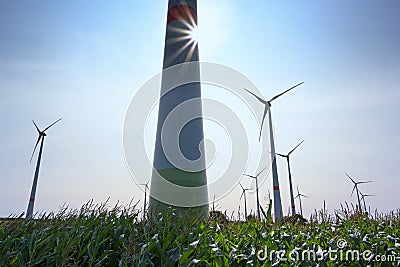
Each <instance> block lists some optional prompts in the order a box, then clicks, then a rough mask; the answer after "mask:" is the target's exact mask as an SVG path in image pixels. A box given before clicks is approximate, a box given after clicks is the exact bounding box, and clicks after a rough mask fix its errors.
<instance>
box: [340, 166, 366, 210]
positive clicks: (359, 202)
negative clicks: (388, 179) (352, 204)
mask: <svg viewBox="0 0 400 267" xmlns="http://www.w3.org/2000/svg"><path fill="white" fill-rule="evenodd" d="M345 174H346V176H347V177H349V179H350V180H351V181H352V182H353V184H354V187H353V190H352V191H351V195H353V193H354V190H356V191H357V199H358V207H359V208H360V211H361V200H360V194H359V193H360V191H359V190H358V185H359V184H366V183H370V182H372V181H366V182H365V181H362V182H356V181H354V180H353V179H352V178H351V177H350V176H349V175H348V174H347V173H345Z"/></svg>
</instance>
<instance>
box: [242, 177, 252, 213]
mask: <svg viewBox="0 0 400 267" xmlns="http://www.w3.org/2000/svg"><path fill="white" fill-rule="evenodd" d="M239 185H240V187H241V188H242V194H241V195H240V199H242V197H244V216H245V220H247V201H246V191H247V190H250V189H251V188H244V187H243V186H242V184H241V183H239Z"/></svg>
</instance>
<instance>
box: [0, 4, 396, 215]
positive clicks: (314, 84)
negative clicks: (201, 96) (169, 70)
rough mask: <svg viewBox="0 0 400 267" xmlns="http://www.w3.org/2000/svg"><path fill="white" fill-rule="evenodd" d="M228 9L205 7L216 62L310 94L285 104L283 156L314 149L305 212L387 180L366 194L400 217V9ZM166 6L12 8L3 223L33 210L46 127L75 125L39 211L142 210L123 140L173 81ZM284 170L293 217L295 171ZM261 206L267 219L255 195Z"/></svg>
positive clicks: (275, 88)
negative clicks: (135, 116)
mask: <svg viewBox="0 0 400 267" xmlns="http://www.w3.org/2000/svg"><path fill="white" fill-rule="evenodd" d="M214 2H215V1H211V0H204V1H199V4H198V5H199V24H200V28H201V32H200V36H199V47H200V58H201V59H202V60H204V61H211V62H216V63H221V64H225V65H228V66H231V67H233V68H235V69H237V70H239V71H241V72H242V73H244V74H245V75H247V76H248V77H249V78H250V79H252V80H253V81H254V82H255V83H256V84H257V85H258V87H259V89H260V90H261V91H262V92H263V94H264V96H265V97H266V98H269V97H272V96H273V95H275V94H277V93H279V92H280V91H282V90H283V89H285V88H287V87H289V86H291V85H293V84H295V83H297V82H300V81H304V82H305V85H303V86H302V87H299V88H297V89H296V90H294V91H293V92H291V93H290V94H288V95H286V96H285V97H282V98H280V99H279V100H277V101H276V102H275V103H274V104H273V116H274V125H275V135H276V148H277V152H281V153H286V151H289V150H290V149H291V147H293V146H294V145H295V144H297V142H298V141H300V140H303V139H305V142H304V144H303V145H302V147H301V148H300V149H299V150H298V151H296V152H295V154H293V158H292V162H291V165H292V173H293V180H294V185H299V186H300V188H301V191H303V193H305V194H307V195H308V196H309V199H306V200H304V201H303V206H304V210H305V213H306V214H307V215H308V214H310V212H312V211H313V210H314V209H315V208H317V209H318V208H321V207H322V203H323V201H324V200H326V202H327V208H328V209H329V210H331V211H333V210H334V209H337V208H339V204H340V203H344V201H348V202H353V203H355V198H354V197H353V198H351V197H350V193H351V183H350V182H349V181H348V180H347V178H346V177H345V175H344V172H348V173H349V174H350V175H351V176H353V177H354V178H355V179H357V180H365V179H366V180H373V181H374V182H373V183H371V184H368V185H365V186H364V187H363V188H362V189H363V191H365V192H366V193H369V194H375V195H376V197H374V198H371V199H369V201H368V204H370V205H371V207H372V208H373V209H375V208H377V209H379V210H381V211H389V210H393V209H396V208H398V204H397V203H398V202H399V200H400V199H399V196H398V194H397V191H398V188H399V187H400V181H399V179H398V171H397V166H399V165H400V160H399V158H400V157H398V156H397V151H398V150H399V148H400V141H399V138H398V134H399V124H398V122H397V121H398V118H397V115H398V114H400V91H399V90H398V84H400V50H399V47H400V28H399V27H398V25H400V18H399V17H398V10H399V8H400V4H399V2H398V1H395V0H387V1H384V2H379V1H370V0H357V1H351V2H349V1H342V0H336V1H324V2H322V1H302V2H301V3H300V2H295V1H255V0H252V1H246V2H243V1H228V0H220V1H217V3H214ZM261 2H262V3H261ZM166 7H167V1H161V0H155V1H152V2H151V4H149V3H148V1H127V0H126V1H114V2H110V1H100V0H96V1H94V0H91V1H75V0H74V1H62V2H55V1H35V2H32V1H22V0H16V1H1V2H0V36H1V42H0V121H1V123H2V125H3V129H2V134H1V137H2V138H1V140H0V147H1V151H2V153H1V156H0V179H1V180H0V181H1V185H2V186H1V194H0V216H8V215H9V214H12V213H13V214H20V213H21V212H24V211H25V210H26V207H27V202H28V196H29V193H30V188H31V183H32V178H33V172H34V165H35V164H33V163H32V164H29V157H30V154H31V152H32V149H33V146H34V143H35V141H36V138H37V135H36V132H35V129H34V127H33V124H32V123H31V120H32V119H34V120H35V121H36V122H37V123H38V124H39V126H40V127H42V128H43V127H46V126H47V125H48V124H50V123H51V122H53V121H54V120H56V119H57V118H59V117H63V120H62V122H60V123H59V124H58V125H57V126H55V127H54V128H52V129H51V130H49V132H48V137H47V139H46V141H45V150H44V155H43V162H42V169H41V173H40V178H39V185H38V191H37V201H36V206H35V210H36V211H57V210H58V208H59V207H60V206H61V205H63V204H64V203H67V204H68V205H70V206H71V207H74V208H78V207H80V206H81V205H82V204H83V203H85V202H86V201H88V200H89V199H92V198H93V199H94V200H95V201H96V202H101V201H104V200H106V199H107V198H108V197H109V196H110V201H111V203H115V202H116V201H117V200H118V199H119V200H120V202H121V203H128V202H129V201H130V200H131V199H132V198H134V199H135V200H141V199H142V196H143V193H142V192H141V191H140V190H139V189H138V188H137V187H136V186H135V185H134V182H133V181H132V179H131V178H130V176H129V172H128V170H127V167H126V166H125V162H124V155H123V145H122V129H123V123H124V116H125V112H126V110H127V108H128V105H129V103H130V99H131V98H132V96H133V95H134V93H135V92H136V90H137V89H138V88H139V87H140V86H141V85H142V84H143V83H144V82H145V81H146V80H147V79H149V78H150V77H151V76H152V75H153V74H155V73H157V72H159V71H160V70H161V68H162V57H163V46H164V36H165V22H166ZM255 134H256V133H255ZM35 160H36V158H35ZM278 167H279V174H280V177H281V178H280V180H281V184H282V199H283V206H284V212H285V213H286V212H287V208H285V207H287V206H288V205H289V198H288V197H287V182H286V177H287V174H286V165H285V162H284V161H283V160H279V161H278ZM252 171H255V170H249V172H252ZM271 183H272V182H271V178H270V177H269V178H268V177H267V180H266V183H264V184H263V186H262V188H261V189H260V192H261V199H263V197H264V196H266V195H267V190H268V189H270V187H271ZM239 195H240V190H239V189H238V188H237V189H236V190H234V191H232V192H231V193H230V194H229V195H228V196H227V197H226V198H225V199H223V200H221V201H220V202H219V206H220V207H221V208H222V209H227V210H228V211H231V210H237V207H238V205H241V201H239V199H238V198H239ZM263 201H264V200H263ZM249 203H250V205H252V206H251V208H253V209H254V207H255V205H254V204H255V195H254V194H253V195H249ZM264 203H265V201H264Z"/></svg>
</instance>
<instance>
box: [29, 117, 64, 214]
mask: <svg viewBox="0 0 400 267" xmlns="http://www.w3.org/2000/svg"><path fill="white" fill-rule="evenodd" d="M60 120H61V119H58V120H56V121H55V122H53V123H52V124H50V125H49V126H47V127H46V128H45V129H44V130H43V131H40V130H39V127H38V126H37V125H36V123H35V122H34V121H32V122H33V124H34V125H35V128H36V130H37V132H38V134H39V137H38V139H37V141H36V145H35V148H34V149H33V152H32V156H31V159H30V161H29V162H32V158H33V155H34V154H35V151H36V148H37V145H38V144H39V142H40V141H41V142H40V149H39V155H38V160H37V163H36V170H35V176H34V177H33V184H32V190H31V195H30V197H29V203H28V209H27V211H26V218H27V219H30V218H32V216H33V206H34V205H35V195H36V187H37V182H38V178H39V169H40V161H41V159H42V152H43V144H44V138H45V136H46V133H45V132H46V131H47V130H48V129H49V128H50V127H52V126H53V125H54V124H56V123H57V122H59V121H60Z"/></svg>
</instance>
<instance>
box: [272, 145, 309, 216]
mask: <svg viewBox="0 0 400 267" xmlns="http://www.w3.org/2000/svg"><path fill="white" fill-rule="evenodd" d="M303 142H304V140H303V141H301V142H300V143H299V144H298V145H297V146H296V147H295V148H293V149H292V150H290V152H289V153H288V154H286V155H283V154H279V153H276V155H278V156H280V157H283V158H286V161H287V167H288V173H289V189H290V203H291V205H292V207H291V208H292V215H295V214H296V207H295V206H294V196H293V185H292V174H291V172H290V163H289V156H290V154H292V153H293V151H295V150H296V149H297V148H298V147H299V146H300V145H301V144H302V143H303Z"/></svg>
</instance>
